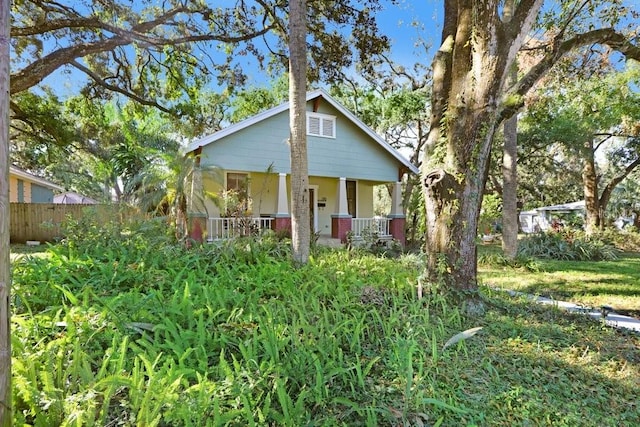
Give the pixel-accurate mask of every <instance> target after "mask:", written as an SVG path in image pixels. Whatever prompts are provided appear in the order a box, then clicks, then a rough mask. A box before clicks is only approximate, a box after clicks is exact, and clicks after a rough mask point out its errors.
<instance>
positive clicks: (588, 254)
mask: <svg viewBox="0 0 640 427" xmlns="http://www.w3.org/2000/svg"><path fill="white" fill-rule="evenodd" d="M618 253H619V251H618V249H616V248H615V246H613V245H611V244H609V243H607V242H605V241H604V240H602V239H600V238H598V237H593V236H586V235H584V234H583V233H581V232H576V231H572V230H570V231H566V232H561V233H557V232H548V233H537V234H534V235H531V236H527V237H525V238H524V239H522V240H521V241H520V244H519V248H518V255H519V256H524V257H535V258H544V259H558V260H565V261H604V260H613V259H616V258H617V257H618Z"/></svg>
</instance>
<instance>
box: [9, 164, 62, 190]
mask: <svg viewBox="0 0 640 427" xmlns="http://www.w3.org/2000/svg"><path fill="white" fill-rule="evenodd" d="M9 173H10V174H11V175H14V176H17V177H18V178H22V179H25V180H28V181H31V182H34V183H36V184H38V185H41V186H43V187H46V188H50V189H51V190H54V191H64V188H63V187H61V186H59V185H57V184H54V183H53V182H51V181H47V180H46V179H44V178H40V177H38V176H35V175H33V174H30V173H29V172H26V171H23V170H22V169H19V168H17V167H15V166H11V165H10V166H9Z"/></svg>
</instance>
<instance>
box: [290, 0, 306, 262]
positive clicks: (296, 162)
mask: <svg viewBox="0 0 640 427" xmlns="http://www.w3.org/2000/svg"><path fill="white" fill-rule="evenodd" d="M289 7H290V10H289V105H290V109H289V127H290V131H291V136H290V139H289V143H290V144H291V214H292V215H291V228H292V229H291V242H292V250H293V260H294V262H295V263H297V264H306V263H307V261H308V260H309V251H310V246H311V226H310V213H309V176H308V175H309V166H308V159H307V127H306V123H307V116H306V99H307V96H306V91H307V44H306V34H307V23H306V19H307V18H306V17H307V13H306V10H307V6H306V0H292V1H291V2H290V3H289Z"/></svg>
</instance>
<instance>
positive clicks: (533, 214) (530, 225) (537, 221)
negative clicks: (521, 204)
mask: <svg viewBox="0 0 640 427" xmlns="http://www.w3.org/2000/svg"><path fill="white" fill-rule="evenodd" d="M566 215H579V216H582V217H584V215H585V205H584V200H581V201H578V202H572V203H563V204H560V205H552V206H543V207H540V208H536V209H533V210H530V211H522V212H520V215H519V217H520V228H521V229H522V231H523V232H525V233H536V232H539V231H546V230H548V229H549V228H550V227H551V222H552V220H553V219H554V218H555V219H559V220H560V221H562V217H563V216H566Z"/></svg>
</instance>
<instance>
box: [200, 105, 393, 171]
mask: <svg viewBox="0 0 640 427" xmlns="http://www.w3.org/2000/svg"><path fill="white" fill-rule="evenodd" d="M307 109H308V110H309V111H311V109H312V103H311V102H310V103H308V104H307ZM318 112H319V113H324V114H330V115H333V116H336V117H337V118H336V138H335V139H333V138H320V137H308V139H307V147H308V155H309V175H311V176H326V177H336V178H337V177H347V178H350V179H365V180H371V181H386V182H393V181H396V180H397V179H398V168H399V163H398V161H397V160H396V159H395V158H394V157H393V156H392V155H391V154H390V153H388V152H387V151H386V150H384V148H382V147H380V146H379V145H378V143H377V142H376V141H374V140H372V139H371V138H370V137H369V136H368V135H367V134H365V133H364V132H363V131H362V130H361V129H360V128H358V127H357V126H356V125H355V124H353V123H352V122H351V121H350V120H348V119H347V118H346V117H344V116H341V115H340V113H339V112H338V111H337V110H335V109H334V108H333V107H332V106H331V105H330V104H328V103H326V102H325V103H321V104H320V108H319V110H318ZM288 138H289V112H288V111H284V112H282V113H280V114H277V115H275V116H273V117H270V118H268V119H266V120H263V121H261V122H258V123H255V124H253V125H252V126H249V127H247V128H244V129H242V130H240V131H238V132H235V133H233V134H232V135H229V136H227V137H226V138H223V139H221V140H218V141H214V142H212V143H211V144H208V145H207V146H205V147H203V151H202V164H204V165H217V166H220V167H224V168H225V169H226V170H237V171H250V172H264V171H265V170H267V168H268V167H269V166H270V165H273V168H274V170H273V171H274V172H277V173H278V172H282V173H290V172H291V167H290V160H289V145H288V143H287V141H288Z"/></svg>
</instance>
